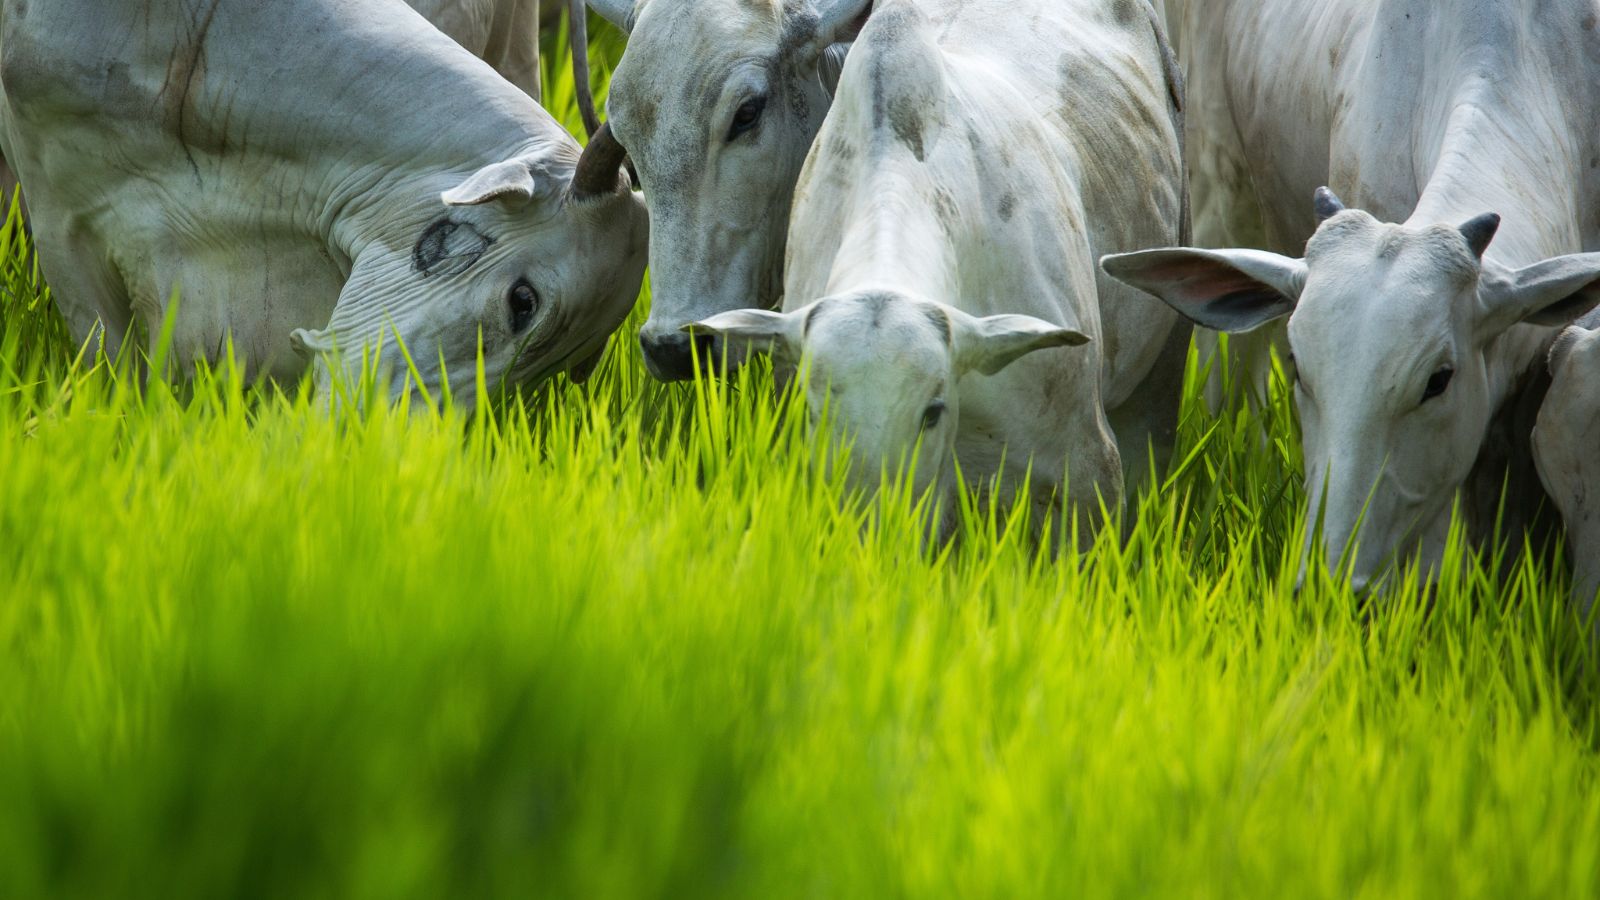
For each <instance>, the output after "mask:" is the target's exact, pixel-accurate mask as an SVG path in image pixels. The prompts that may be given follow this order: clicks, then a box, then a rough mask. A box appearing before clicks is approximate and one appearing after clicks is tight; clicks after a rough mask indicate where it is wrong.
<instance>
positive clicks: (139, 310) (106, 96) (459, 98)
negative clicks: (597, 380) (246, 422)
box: [0, 0, 647, 388]
mask: <svg viewBox="0 0 1600 900" xmlns="http://www.w3.org/2000/svg"><path fill="white" fill-rule="evenodd" d="M0 13H3V17H4V18H3V22H0V29H3V31H0V47H3V53H0V88H3V92H4V98H3V99H4V104H3V108H4V123H3V125H4V127H3V129H0V131H3V135H0V144H3V146H4V151H5V156H6V158H7V159H8V160H10V161H11V162H12V163H13V164H14V165H15V166H16V167H17V169H18V172H19V174H20V175H21V176H22V179H23V181H24V182H25V183H26V184H27V185H28V191H29V195H28V199H29V202H30V206H31V211H32V215H33V222H34V229H35V233H36V235H37V239H38V245H39V252H40V257H41V260H42V262H43V264H44V269H45V274H46V276H47V277H48V278H49V280H50V283H51V287H52V290H53V292H54V295H55V297H56V300H57V303H58V304H59V305H60V307H61V309H62V312H63V313H64V314H65V315H66V317H67V321H68V323H69V324H70V325H71V327H72V330H73V333H74V334H75V336H77V337H78V338H80V339H82V338H85V337H87V336H88V335H89V334H90V333H91V332H92V331H93V330H94V329H95V328H96V327H97V326H100V325H103V326H104V328H105V339H106V341H107V343H108V349H109V350H111V351H112V352H115V351H116V350H117V348H118V345H119V342H120V341H121V339H122V336H123V335H124V334H126V333H127V332H128V329H129V327H130V325H132V324H133V323H134V321H135V320H138V321H139V322H141V323H142V324H143V325H144V327H145V329H146V330H147V332H148V333H149V334H151V335H156V334H158V333H159V332H160V330H161V324H162V322H163V319H164V316H165V315H166V313H167V308H168V303H169V300H170V298H171V297H172V296H173V295H174V293H175V292H176V293H177V294H178V295H179V296H180V297H181V305H180V311H179V314H178V315H177V316H176V318H175V323H176V332H175V351H176V360H177V361H178V362H179V363H180V364H183V365H187V364H189V363H192V362H193V361H195V360H200V359H212V360H214V359H216V358H217V356H218V354H220V353H221V352H222V351H223V347H224V345H225V342H226V341H227V340H228V339H229V338H230V337H231V339H232V341H233V344H234V347H235V351H236V352H237V353H238V354H239V356H240V357H241V358H242V359H243V360H244V361H245V362H246V363H247V364H248V366H249V369H250V370H251V371H252V372H260V373H265V374H268V375H271V376H275V377H278V378H294V377H297V376H298V375H299V374H300V373H301V372H302V371H303V370H304V367H305V364H306V363H305V360H304V359H303V358H302V356H301V355H297V354H296V353H295V352H293V351H294V349H298V350H300V351H302V353H304V354H310V355H315V356H316V358H317V359H318V360H319V373H320V375H319V380H321V381H323V382H326V380H327V379H328V377H329V374H330V370H329V369H328V368H327V366H326V363H327V362H328V361H330V360H331V359H332V358H333V357H332V356H330V354H332V353H333V351H335V349H336V348H339V349H342V350H344V351H347V352H345V353H344V354H343V355H342V358H343V359H344V361H345V362H346V363H347V364H352V365H353V360H354V359H355V358H356V356H357V353H356V351H357V350H359V349H360V348H363V347H375V346H379V345H381V346H382V347H383V352H382V358H381V361H380V362H381V365H383V366H384V367H386V368H388V369H389V370H390V371H391V372H393V373H394V374H395V383H396V386H397V387H398V385H399V383H400V377H401V376H402V375H404V373H405V370H406V368H407V363H406V362H405V360H404V358H403V356H402V354H401V352H400V351H399V349H398V347H397V341H396V340H395V338H396V336H399V337H400V338H403V339H404V341H405V342H406V343H407V344H408V346H409V350H410V355H411V358H412V360H413V361H414V362H415V364H416V366H417V367H418V369H420V374H421V376H422V381H423V384H424V386H425V387H428V388H435V387H437V385H438V384H439V382H440V381H441V378H442V374H443V372H444V371H446V370H448V371H449V372H450V373H451V374H453V375H455V376H457V377H456V379H455V380H456V382H457V383H458V384H470V383H472V376H473V366H474V361H475V359H476V357H477V354H478V349H479V346H480V343H481V346H482V351H483V355H484V364H485V370H486V375H487V376H488V378H489V380H490V382H491V383H498V382H500V381H501V380H502V379H505V380H507V381H510V382H518V383H525V382H530V381H536V380H538V379H540V378H543V377H545V376H548V375H550V374H553V373H555V372H558V371H562V370H565V369H569V368H571V367H574V366H580V365H581V364H583V363H584V362H585V361H587V360H590V359H592V358H593V357H595V356H596V355H597V354H598V353H599V351H600V350H601V349H602V348H603V347H604V344H605V341H606V339H607V336H608V335H609V334H610V333H611V331H612V330H614V329H615V328H616V327H617V326H618V325H619V324H620V323H621V322H622V319H623V318H624V317H625V316H626V314H627V312H628V310H629V308H630V307H631V306H632V304H633V301H634V298H635V296H636V295H637V292H638V287H639V284H640V281H641V279H642V274H643V273H642V270H643V266H644V262H645V254H646V243H647V238H646V229H647V222H646V216H645V213H644V209H643V207H642V204H641V203H640V202H639V201H638V200H637V199H636V198H635V197H634V196H633V195H632V194H631V192H630V191H629V190H628V189H627V180H626V178H625V177H623V176H620V175H619V171H620V170H619V164H620V161H621V157H620V155H611V156H606V155H604V154H593V155H591V156H590V157H589V158H587V159H586V160H585V161H584V164H583V165H577V163H578V157H579V148H578V145H577V144H576V142H574V141H573V140H572V138H571V137H570V136H569V135H568V134H567V133H566V132H564V131H563V130H562V129H561V128H560V127H559V126H558V125H557V124H556V123H555V121H554V120H553V119H551V118H550V116H549V115H548V114H546V113H545V112H544V110H543V109H541V108H540V107H539V106H538V105H537V104H536V103H534V102H533V100H532V99H530V98H529V97H528V96H527V95H526V94H524V93H523V92H522V91H520V90H518V89H516V88H515V87H513V86H512V85H511V84H509V83H507V82H506V81H505V80H504V79H502V78H500V77H499V76H498V75H496V74H495V73H494V72H493V71H492V70H491V69H490V68H489V67H488V66H486V65H485V64H484V63H482V62H481V61H479V60H478V59H476V58H475V57H473V56H472V55H471V54H470V53H468V52H467V51H466V50H464V49H462V48H461V47H460V46H458V45H457V44H455V43H454V42H452V41H451V40H450V39H449V38H447V37H445V36H444V35H443V34H441V33H440V32H439V31H438V30H437V29H435V28H433V27H432V26H431V25H429V24H428V23H427V21H425V20H424V19H423V18H422V17H421V16H419V15H417V14H416V13H415V12H413V11H412V10H410V9H408V8H407V7H406V6H404V5H403V4H401V3H399V2H398V0H285V2H280V3H274V4H257V3H232V2H220V0H138V2H106V0H52V2H49V3H39V2H31V3H24V2H21V0H7V2H5V4H4V6H3V7H0ZM318 326H322V327H321V328H319V327H318ZM291 336H292V340H291Z"/></svg>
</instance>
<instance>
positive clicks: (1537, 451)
mask: <svg viewBox="0 0 1600 900" xmlns="http://www.w3.org/2000/svg"><path fill="white" fill-rule="evenodd" d="M1550 376H1551V384H1550V391H1549V393H1548V395H1547V396H1546V397H1545V401H1544V404H1543V405H1542V406H1540V408H1539V421H1538V425H1537V426H1535V428H1534V433H1533V450H1534V459H1535V460H1536V461H1537V462H1538V465H1539V477H1540V478H1541V479H1542V480H1543V481H1544V485H1545V488H1546V489H1547V490H1549V492H1550V496H1551V498H1552V499H1553V500H1554V501H1555V504H1556V508H1557V509H1559V510H1561V517H1562V518H1563V519H1564V520H1565V521H1566V525H1567V543H1568V546H1569V547H1570V548H1571V551H1572V567H1573V573H1572V600H1573V607H1574V608H1575V609H1576V610H1577V611H1578V613H1579V615H1580V616H1583V617H1585V618H1587V617H1588V616H1589V615H1590V614H1591V613H1592V611H1593V609H1594V604H1595V597H1596V594H1600V313H1590V314H1589V315H1588V316H1586V317H1585V318H1583V319H1581V320H1579V321H1578V322H1577V323H1576V324H1574V325H1573V326H1572V327H1570V328H1568V329H1567V330H1566V331H1564V332H1562V334H1561V337H1560V338H1558V339H1557V341H1556V343H1555V346H1554V347H1553V348H1552V349H1551V351H1550ZM1594 624H1595V626H1596V631H1600V622H1597V623H1594Z"/></svg>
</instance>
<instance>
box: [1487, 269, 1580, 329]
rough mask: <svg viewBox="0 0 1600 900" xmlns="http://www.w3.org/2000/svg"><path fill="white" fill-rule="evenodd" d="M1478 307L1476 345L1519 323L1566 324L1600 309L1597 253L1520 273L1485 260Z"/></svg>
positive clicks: (1522, 270)
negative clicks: (1595, 309)
mask: <svg viewBox="0 0 1600 900" xmlns="http://www.w3.org/2000/svg"><path fill="white" fill-rule="evenodd" d="M1478 304H1479V309H1478V325H1477V329H1476V333H1477V337H1478V340H1479V341H1489V340H1492V339H1494V338H1495V337H1497V336H1499V335H1501V334H1503V333H1505V331H1506V330H1507V329H1509V328H1510V327H1511V326H1513V325H1517V324H1524V323H1525V324H1528V325H1543V326H1548V327H1558V326H1562V325H1567V324H1570V323H1572V322H1573V321H1575V320H1577V319H1578V318H1579V317H1580V316H1582V315H1583V314H1585V313H1587V312H1589V311H1590V310H1592V309H1594V308H1595V307H1596V306H1600V253H1573V254H1569V255H1567V256H1555V257H1551V258H1550V259H1547V260H1544V261H1542V262H1536V263H1534V264H1533V265H1531V266H1524V267H1523V268H1520V269H1507V268H1505V267H1503V266H1498V265H1496V264H1494V263H1492V262H1490V261H1487V260H1485V261H1484V263H1483V270H1482V274H1481V275H1480V277H1479V279H1478Z"/></svg>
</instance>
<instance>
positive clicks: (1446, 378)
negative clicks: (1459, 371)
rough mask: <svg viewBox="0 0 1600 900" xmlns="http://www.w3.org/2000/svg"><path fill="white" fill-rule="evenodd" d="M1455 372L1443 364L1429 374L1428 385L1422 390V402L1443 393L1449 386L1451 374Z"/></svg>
mask: <svg viewBox="0 0 1600 900" xmlns="http://www.w3.org/2000/svg"><path fill="white" fill-rule="evenodd" d="M1455 374H1456V370H1455V369H1452V368H1450V367H1449V366H1445V367H1444V368H1442V369H1440V370H1439V371H1437V372H1435V373H1433V374H1432V375H1429V376H1428V386H1427V388H1425V389H1424V390H1423V392H1422V402H1423V403H1427V402H1428V401H1429V400H1432V399H1433V398H1435V397H1437V396H1439V395H1440V394H1442V393H1444V392H1445V389H1446V388H1448V387H1450V378H1451V376H1453V375H1455Z"/></svg>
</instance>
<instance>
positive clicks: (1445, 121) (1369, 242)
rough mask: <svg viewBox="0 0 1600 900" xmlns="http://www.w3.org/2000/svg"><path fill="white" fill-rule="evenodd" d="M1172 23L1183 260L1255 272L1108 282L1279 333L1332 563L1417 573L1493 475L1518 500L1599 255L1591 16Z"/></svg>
mask: <svg viewBox="0 0 1600 900" xmlns="http://www.w3.org/2000/svg"><path fill="white" fill-rule="evenodd" d="M1182 6H1183V5H1181V4H1178V5H1174V7H1173V10H1174V11H1177V12H1178V13H1179V14H1180V15H1182V16H1183V17H1184V19H1185V26H1184V31H1185V35H1184V38H1183V44H1184V47H1185V53H1186V56H1187V59H1188V66H1189V74H1190V79H1189V86H1190V97H1191V104H1190V107H1189V121H1190V123H1191V129H1190V145H1189V150H1190V161H1191V168H1192V169H1193V171H1194V173H1195V180H1196V192H1195V197H1194V209H1195V222H1196V234H1197V237H1198V238H1200V239H1201V240H1202V241H1207V242H1208V243H1211V244H1222V245H1226V244H1229V243H1237V244H1243V245H1245V246H1250V247H1264V248H1266V249H1267V250H1270V251H1273V252H1272V253H1268V254H1265V255H1262V254H1255V255H1251V254H1245V253H1235V252H1232V251H1227V252H1223V253H1217V254H1209V255H1208V254H1200V253H1187V254H1184V253H1176V252H1174V253H1168V254H1165V255H1161V254H1156V255H1152V256H1148V257H1145V258H1144V259H1142V260H1123V261H1120V262H1115V263H1108V264H1111V265H1113V266H1114V267H1115V268H1116V269H1117V270H1118V271H1119V273H1120V274H1122V275H1124V276H1126V277H1128V278H1129V279H1130V280H1132V281H1134V282H1135V283H1140V284H1143V285H1144V286H1146V287H1148V288H1150V289H1152V290H1155V291H1157V292H1158V293H1162V294H1163V295H1164V296H1166V297H1168V299H1169V300H1171V301H1173V302H1174V304H1175V305H1176V306H1178V307H1179V308H1180V309H1183V310H1185V311H1186V312H1188V313H1190V314H1191V315H1192V317H1194V318H1196V320H1197V321H1202V322H1210V323H1212V324H1214V325H1216V326H1217V327H1223V328H1227V329H1229V330H1235V331H1244V330H1249V329H1253V328H1256V327H1259V326H1261V325H1263V324H1266V323H1269V322H1272V321H1273V320H1274V319H1281V318H1284V317H1288V346H1289V348H1290V349H1291V351H1292V352H1293V354H1294V356H1295V357H1296V359H1297V361H1298V371H1299V379H1300V389H1299V395H1300V398H1301V402H1300V410H1301V418H1302V421H1303V424H1305V426H1306V432H1307V434H1306V463H1307V478H1308V482H1309V484H1308V489H1309V490H1310V492H1311V494H1312V498H1311V510H1312V513H1313V516H1314V517H1315V518H1320V519H1322V520H1324V521H1323V523H1322V524H1323V525H1324V526H1325V528H1326V531H1327V545H1326V549H1327V551H1328V553H1329V557H1330V560H1337V559H1338V558H1339V557H1340V555H1341V553H1342V550H1343V547H1344V545H1345V544H1346V542H1347V541H1351V540H1352V539H1353V542H1354V543H1356V544H1359V545H1360V547H1361V549H1360V551H1359V553H1358V554H1357V556H1356V562H1355V581H1356V583H1357V584H1358V585H1365V584H1366V583H1367V582H1368V581H1369V579H1371V578H1373V577H1375V576H1376V574H1377V573H1378V572H1379V571H1380V570H1381V569H1383V567H1384V566H1385V565H1387V564H1388V563H1389V562H1391V561H1393V560H1395V559H1397V558H1401V557H1405V556H1408V555H1409V554H1410V553H1411V552H1412V551H1419V552H1420V553H1421V556H1422V559H1423V561H1424V563H1425V564H1427V565H1432V564H1436V563H1437V562H1438V560H1439V559H1440V554H1441V553H1442V548H1443V540H1444V535H1445V531H1446V528H1447V526H1448V521H1449V512H1450V508H1451V504H1452V502H1453V500H1455V499H1456V498H1458V497H1459V498H1461V499H1463V500H1465V501H1467V512H1468V513H1469V516H1471V520H1472V521H1473V522H1475V523H1476V524H1477V525H1478V526H1480V527H1479V528H1478V529H1477V530H1478V531H1479V532H1480V533H1481V532H1482V530H1483V529H1482V527H1481V526H1484V525H1486V524H1487V523H1488V522H1490V521H1492V520H1493V519H1494V507H1495V505H1496V504H1497V503H1498V500H1499V498H1500V494H1501V490H1500V488H1501V484H1502V481H1503V479H1504V478H1506V477H1507V474H1508V468H1507V464H1508V463H1509V464H1510V465H1511V468H1510V470H1509V472H1510V477H1511V479H1512V480H1511V482H1510V484H1509V489H1510V496H1511V498H1512V500H1513V502H1514V503H1515V502H1521V501H1523V500H1524V498H1528V497H1530V496H1532V497H1536V496H1537V495H1538V493H1539V492H1538V490H1537V485H1536V481H1535V479H1534V478H1533V473H1532V471H1531V468H1530V467H1529V465H1528V460H1529V454H1528V448H1527V430H1528V428H1527V421H1528V420H1527V417H1526V415H1525V413H1526V411H1527V410H1528V409H1529V408H1530V406H1531V405H1532V404H1536V402H1537V397H1536V396H1533V397H1530V396H1529V395H1528V392H1529V391H1530V390H1533V391H1537V390H1538V387H1539V386H1538V372H1539V369H1540V368H1541V367H1540V366H1539V364H1538V363H1539V361H1540V360H1541V359H1542V355H1543V353H1544V350H1545V348H1546V347H1548V346H1549V344H1550V341H1551V340H1552V338H1553V337H1554V335H1555V333H1556V330H1557V329H1556V328H1555V327H1553V326H1555V325H1558V324H1560V323H1562V322H1563V321H1570V318H1571V317H1572V316H1575V315H1578V314H1581V313H1582V312H1583V310H1584V309H1585V308H1586V307H1585V306H1584V305H1583V303H1584V300H1585V298H1586V297H1587V296H1588V294H1589V293H1591V292H1592V291H1591V289H1590V288H1589V286H1588V282H1587V280H1586V279H1587V273H1589V272H1590V270H1592V269H1593V268H1594V265H1595V260H1594V259H1593V258H1587V257H1584V256H1583V254H1582V251H1588V250H1592V249H1595V248H1596V247H1597V246H1600V228H1597V225H1600V222H1597V215H1600V203H1597V202H1596V201H1597V200H1600V190H1597V189H1600V181H1597V178H1600V141H1597V139H1596V135H1595V133H1594V129H1593V128H1592V124H1591V123H1592V122H1593V121H1595V118H1596V114H1597V112H1600V110H1597V109H1596V103H1597V97H1596V95H1595V93H1594V92H1593V91H1592V90H1591V89H1590V88H1591V86H1592V85H1594V84H1596V83H1600V42H1597V41H1596V39H1595V37H1594V23H1595V12H1596V8H1595V5H1594V4H1593V2H1592V0H1556V2H1535V0H1519V2H1503V0H1458V2H1452V3H1435V2H1431V0H1383V2H1379V3H1371V2H1365V0H1360V2H1358V0H1336V2H1332V3H1321V4H1305V3H1300V2H1297V0H1258V2H1248V3H1246V2H1242V0H1239V2H1228V0H1224V2H1221V3H1209V4H1204V9H1201V8H1200V7H1201V4H1188V5H1187V8H1180V7H1182ZM1320 185H1329V186H1331V187H1332V188H1333V192H1332V193H1327V194H1324V195H1319V196H1320V197H1321V199H1319V201H1318V202H1317V203H1315V204H1313V203H1312V202H1310V200H1311V198H1312V195H1313V193H1314V192H1315V191H1316V189H1317V188H1318V187H1319V186H1320ZM1338 197H1342V198H1343V200H1344V202H1348V204H1349V207H1350V208H1349V209H1348V210H1347V209H1346V208H1345V206H1344V203H1343V202H1340V201H1339V200H1338V199H1337V198H1338ZM1485 213H1494V214H1497V215H1498V217H1499V218H1498V219H1490V218H1484V214H1485ZM1441 229H1442V230H1441ZM1307 238H1311V242H1310V244H1309V246H1308V247H1307V248H1306V252H1307V256H1306V258H1305V259H1304V260H1300V259H1296V258H1294V257H1298V256H1299V254H1300V252H1301V251H1300V248H1301V246H1302V245H1303V244H1305V242H1306V240H1307ZM1230 299H1231V306H1228V304H1226V303H1222V302H1221V301H1224V300H1230ZM1225 307H1226V308H1225ZM1291 311H1292V313H1293V314H1292V315H1291V314H1290V313H1291ZM1269 327H1270V326H1269ZM1425 357H1426V358H1425ZM1438 397H1443V398H1444V399H1443V402H1439V403H1437V404H1433V403H1432V401H1434V400H1435V398H1438ZM1503 427H1504V428H1511V429H1513V432H1514V433H1504V432H1503V431H1502V428H1503ZM1330 472H1331V473H1332V474H1331V475H1330V474H1329V473H1330ZM1324 501H1325V502H1324ZM1513 522H1515V517H1513Z"/></svg>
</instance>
